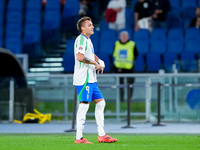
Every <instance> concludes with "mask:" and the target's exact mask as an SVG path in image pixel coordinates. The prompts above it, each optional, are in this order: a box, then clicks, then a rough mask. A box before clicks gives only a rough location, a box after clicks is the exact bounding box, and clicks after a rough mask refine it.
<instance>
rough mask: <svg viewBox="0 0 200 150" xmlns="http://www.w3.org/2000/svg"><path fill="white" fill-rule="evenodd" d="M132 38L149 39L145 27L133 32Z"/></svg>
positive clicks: (135, 39)
mask: <svg viewBox="0 0 200 150" xmlns="http://www.w3.org/2000/svg"><path fill="white" fill-rule="evenodd" d="M133 40H134V41H137V40H149V31H148V30H147V29H140V30H139V31H135V32H134V34H133Z"/></svg>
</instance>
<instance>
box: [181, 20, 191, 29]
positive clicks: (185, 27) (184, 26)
mask: <svg viewBox="0 0 200 150" xmlns="http://www.w3.org/2000/svg"><path fill="white" fill-rule="evenodd" d="M190 22H191V19H183V28H184V29H187V28H189V26H190Z"/></svg>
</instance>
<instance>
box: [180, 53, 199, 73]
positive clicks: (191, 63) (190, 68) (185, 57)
mask: <svg viewBox="0 0 200 150" xmlns="http://www.w3.org/2000/svg"><path fill="white" fill-rule="evenodd" d="M181 69H182V71H183V72H196V71H197V61H196V59H195V54H194V53H191V52H184V53H181Z"/></svg>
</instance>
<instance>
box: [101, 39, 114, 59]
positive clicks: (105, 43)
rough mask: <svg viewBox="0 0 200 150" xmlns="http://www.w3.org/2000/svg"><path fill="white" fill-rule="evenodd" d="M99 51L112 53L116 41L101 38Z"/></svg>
mask: <svg viewBox="0 0 200 150" xmlns="http://www.w3.org/2000/svg"><path fill="white" fill-rule="evenodd" d="M99 44H100V45H99V53H104V54H110V55H112V53H113V50H114V44H115V42H114V41H113V40H100V43H99Z"/></svg>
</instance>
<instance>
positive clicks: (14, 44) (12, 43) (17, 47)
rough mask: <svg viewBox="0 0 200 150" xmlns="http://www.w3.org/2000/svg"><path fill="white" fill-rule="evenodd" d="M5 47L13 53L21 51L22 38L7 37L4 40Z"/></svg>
mask: <svg viewBox="0 0 200 150" xmlns="http://www.w3.org/2000/svg"><path fill="white" fill-rule="evenodd" d="M5 45H6V46H5V48H6V49H8V50H10V51H11V52H13V53H14V54H21V53H22V40H21V38H17V37H12V38H8V39H7V40H6V42H5Z"/></svg>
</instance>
